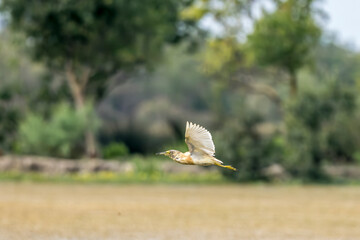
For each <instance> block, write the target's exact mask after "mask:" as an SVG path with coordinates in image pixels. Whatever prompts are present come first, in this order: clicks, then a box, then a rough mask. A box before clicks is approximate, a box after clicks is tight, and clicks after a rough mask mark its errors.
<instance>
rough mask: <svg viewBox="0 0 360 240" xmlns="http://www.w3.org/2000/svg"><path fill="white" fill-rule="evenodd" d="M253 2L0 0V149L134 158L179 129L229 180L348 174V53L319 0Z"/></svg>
mask: <svg viewBox="0 0 360 240" xmlns="http://www.w3.org/2000/svg"><path fill="white" fill-rule="evenodd" d="M266 3H267V4H264V1H262V0H222V1H220V0H147V1H140V0H132V1H126V0H87V1H75V0H59V1H56V2H55V1H54V2H52V1H45V2H44V1H40V0H1V1H0V9H1V14H0V16H1V25H0V27H1V31H0V42H1V44H0V72H1V78H0V81H1V82H0V151H1V153H2V154H13V155H39V156H48V157H58V158H72V159H83V158H95V157H96V158H104V159H120V160H124V159H125V160H126V159H130V160H131V159H133V157H131V155H134V154H136V156H144V157H142V158H145V159H146V156H153V154H154V153H155V152H157V151H161V150H165V149H169V148H171V149H179V150H183V151H186V145H185V143H184V130H185V123H186V121H192V122H195V123H198V124H200V125H202V126H204V127H206V128H207V129H209V130H210V131H211V132H212V134H213V138H214V141H215V145H216V150H217V157H218V158H219V159H221V160H223V161H224V162H225V163H227V164H231V165H233V166H234V167H236V168H238V169H239V171H238V172H229V171H227V170H224V171H223V172H222V173H223V176H224V177H225V178H229V179H232V180H235V181H249V180H267V179H268V177H269V171H270V172H271V169H274V168H275V170H276V169H282V171H283V172H286V176H287V177H291V178H299V179H308V180H311V181H314V180H315V181H322V180H329V176H327V173H326V171H324V169H325V167H327V166H343V165H349V166H353V167H356V166H358V165H359V164H360V148H359V146H360V135H359V132H360V121H359V117H360V115H359V114H360V107H359V97H358V96H359V94H358V93H359V91H360V71H359V69H360V68H359V66H360V54H359V53H358V52H356V51H354V50H353V49H350V48H348V47H346V46H344V45H342V44H341V43H339V42H338V41H337V39H336V37H334V34H331V33H328V32H326V31H324V30H323V27H322V26H323V22H324V21H325V19H326V18H325V15H326V13H324V12H323V11H322V9H321V2H319V3H318V1H316V0H269V1H266ZM269 3H270V5H271V7H265V6H269ZM259 9H260V10H261V14H260V16H256V17H255V15H256V14H254V11H255V10H257V11H259ZM204 23H206V24H204ZM249 23H250V24H251V26H252V30H251V31H246V26H245V25H246V24H249ZM209 26H210V27H209ZM151 159H153V158H149V160H148V161H152V160H151ZM135 164H137V165H139V163H138V162H137V163H135ZM147 164H148V163H147ZM173 164H175V163H173ZM140 165H141V164H140ZM146 166H150V165H149V164H148V165H146ZM151 166H153V165H151ZM276 167H277V168H276ZM149 168H151V169H150V170H149V171H154V170H153V167H149Z"/></svg>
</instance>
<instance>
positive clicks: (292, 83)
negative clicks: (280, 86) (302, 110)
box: [290, 72, 298, 98]
mask: <svg viewBox="0 0 360 240" xmlns="http://www.w3.org/2000/svg"><path fill="white" fill-rule="evenodd" d="M297 91H298V86H297V77H296V73H295V72H290V96H291V97H293V98H295V97H296V96H297Z"/></svg>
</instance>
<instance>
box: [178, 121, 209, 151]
mask: <svg viewBox="0 0 360 240" xmlns="http://www.w3.org/2000/svg"><path fill="white" fill-rule="evenodd" d="M185 142H186V144H187V145H188V148H189V152H190V153H191V154H193V153H194V152H197V151H201V152H204V153H206V154H208V155H210V156H214V154H215V145H214V142H213V141H212V137H211V134H210V132H209V131H208V130H206V129H205V128H203V127H201V126H199V125H196V124H193V123H191V122H190V123H189V122H186V131H185Z"/></svg>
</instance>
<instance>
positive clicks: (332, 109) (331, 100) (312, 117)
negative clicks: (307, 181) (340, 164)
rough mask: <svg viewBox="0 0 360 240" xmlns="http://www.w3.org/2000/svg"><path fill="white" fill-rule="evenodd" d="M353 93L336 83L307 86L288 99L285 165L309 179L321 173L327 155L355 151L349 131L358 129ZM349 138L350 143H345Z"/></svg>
mask: <svg viewBox="0 0 360 240" xmlns="http://www.w3.org/2000/svg"><path fill="white" fill-rule="evenodd" d="M356 109H357V104H356V93H355V92H354V91H353V90H350V89H348V88H344V87H341V85H340V84H339V83H336V82H335V83H330V84H329V83H328V84H327V85H325V86H323V87H322V88H319V89H313V88H311V89H310V88H309V89H307V90H304V91H302V92H301V94H300V95H299V97H298V98H296V99H294V100H293V101H290V102H289V103H288V105H287V109H286V119H285V123H286V138H287V146H288V150H289V155H288V156H289V157H288V159H287V160H288V162H287V163H288V164H289V166H288V167H289V168H290V169H292V170H293V171H294V173H298V174H301V175H307V176H308V177H310V178H312V179H317V180H319V178H321V177H323V176H324V175H323V171H322V167H323V164H324V161H325V160H326V159H329V158H343V157H344V158H347V157H352V156H351V155H353V154H355V152H356V147H354V146H353V144H354V142H358V138H357V136H356V135H354V134H351V133H350V132H351V130H349V126H341V128H340V125H348V124H352V127H350V128H352V131H354V129H355V130H356V129H359V126H357V125H358V124H354V121H353V120H352V121H351V119H354V118H356V115H355V113H356ZM349 142H352V143H351V145H348V144H349Z"/></svg>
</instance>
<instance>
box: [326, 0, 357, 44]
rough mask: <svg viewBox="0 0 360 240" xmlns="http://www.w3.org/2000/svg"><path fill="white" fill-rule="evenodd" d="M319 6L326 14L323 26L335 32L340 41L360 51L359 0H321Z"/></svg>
mask: <svg viewBox="0 0 360 240" xmlns="http://www.w3.org/2000/svg"><path fill="white" fill-rule="evenodd" d="M320 7H322V9H323V10H324V11H325V12H326V13H327V14H328V20H327V21H326V22H325V28H326V29H327V30H330V31H333V32H335V33H337V35H338V37H339V40H340V41H341V42H342V43H345V44H347V45H350V46H352V47H353V48H354V49H356V50H357V51H360V1H359V0H323V2H321V3H320Z"/></svg>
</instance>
